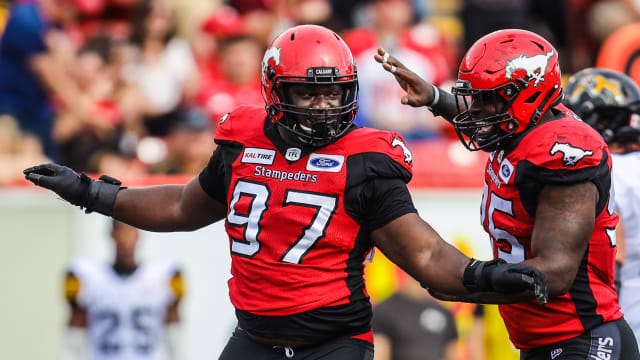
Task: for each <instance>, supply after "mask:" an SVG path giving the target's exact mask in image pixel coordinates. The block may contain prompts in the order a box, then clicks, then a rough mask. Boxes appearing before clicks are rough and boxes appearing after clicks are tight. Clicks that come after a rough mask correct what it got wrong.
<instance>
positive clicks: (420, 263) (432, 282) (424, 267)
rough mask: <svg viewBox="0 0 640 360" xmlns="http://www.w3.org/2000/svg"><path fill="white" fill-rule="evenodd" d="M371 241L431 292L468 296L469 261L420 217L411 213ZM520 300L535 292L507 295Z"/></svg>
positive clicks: (498, 297)
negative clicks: (464, 279) (465, 278)
mask: <svg viewBox="0 0 640 360" xmlns="http://www.w3.org/2000/svg"><path fill="white" fill-rule="evenodd" d="M371 239H372V240H373V242H374V244H375V245H376V247H378V249H380V251H382V253H384V254H385V256H387V257H388V258H389V260H391V261H392V262H394V263H395V264H396V265H398V266H400V268H402V269H403V270H404V271H406V272H407V273H408V274H409V275H411V276H412V277H413V278H415V279H416V280H418V281H419V282H420V284H421V285H422V287H424V288H428V289H429V290H430V291H435V292H441V293H447V294H454V295H456V296H468V294H469V291H468V290H467V289H466V288H465V287H464V286H463V285H462V277H463V274H464V270H465V268H466V266H467V264H468V263H469V261H470V259H469V258H468V257H467V256H466V255H464V254H463V253H461V252H460V251H459V250H458V249H456V248H455V247H453V246H451V245H449V244H448V243H447V242H445V241H444V240H443V239H442V238H441V237H440V235H438V233H436V232H435V230H434V229H433V228H432V227H431V226H430V225H429V224H428V223H427V222H425V221H424V220H422V219H421V218H420V217H419V216H418V214H416V213H409V214H406V215H403V216H400V217H399V218H397V219H395V220H393V221H391V222H390V223H388V224H387V225H385V226H383V227H381V228H379V229H376V230H374V231H373V232H371ZM507 297H508V299H512V301H513V299H518V301H523V300H531V299H534V298H535V296H534V294H533V292H532V291H523V292H520V293H516V294H515V295H511V296H507ZM504 298H505V294H496V298H495V300H492V302H493V303H501V302H503V301H505V300H504Z"/></svg>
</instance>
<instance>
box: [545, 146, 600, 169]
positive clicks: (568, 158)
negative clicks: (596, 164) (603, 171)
mask: <svg viewBox="0 0 640 360" xmlns="http://www.w3.org/2000/svg"><path fill="white" fill-rule="evenodd" d="M557 152H561V153H562V163H563V164H564V166H575V165H576V164H577V163H578V161H580V160H582V158H584V157H585V156H591V155H593V151H591V150H585V149H581V148H579V147H576V146H573V145H571V144H567V143H559V142H557V141H556V142H555V143H554V144H553V147H551V151H549V154H551V155H555V154H556V153H557Z"/></svg>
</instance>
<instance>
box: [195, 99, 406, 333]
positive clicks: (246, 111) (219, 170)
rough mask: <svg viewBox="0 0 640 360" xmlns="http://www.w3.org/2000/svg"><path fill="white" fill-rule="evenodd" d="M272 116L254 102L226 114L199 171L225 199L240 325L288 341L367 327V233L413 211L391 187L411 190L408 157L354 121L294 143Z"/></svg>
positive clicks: (398, 142)
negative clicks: (346, 128) (323, 136)
mask: <svg viewBox="0 0 640 360" xmlns="http://www.w3.org/2000/svg"><path fill="white" fill-rule="evenodd" d="M266 119H267V114H266V111H265V109H264V108H262V107H256V106H243V107H239V108H238V109H237V110H235V111H234V112H232V113H231V114H230V115H228V116H225V117H224V118H223V119H221V121H220V123H219V125H218V127H217V129H216V135H215V141H216V143H217V144H218V149H217V150H216V152H215V153H214V155H213V157H212V159H211V161H210V163H209V165H208V166H207V168H205V170H203V172H202V173H201V174H200V184H201V185H202V187H203V189H204V190H205V191H206V192H207V193H208V194H209V195H211V196H212V197H213V198H215V199H218V200H220V201H222V202H223V203H226V204H227V205H228V214H227V219H226V224H225V226H226V230H227V233H228V235H229V242H230V246H231V255H232V267H231V273H232V276H233V277H232V278H231V279H230V280H229V290H230V296H231V302H232V303H233V305H234V306H235V308H236V309H237V311H236V313H237V314H238V318H239V322H240V326H241V327H243V328H245V329H247V330H249V331H251V332H252V333H257V334H261V335H265V336H269V337H274V336H280V337H282V336H285V337H288V338H292V337H294V338H295V337H305V336H306V337H307V338H310V337H311V338H312V337H314V336H316V335H318V336H328V335H329V336H335V335H336V334H335V333H334V334H328V333H327V332H336V331H338V332H340V331H347V332H349V331H351V332H354V333H356V332H357V331H362V330H364V331H367V330H368V329H369V326H370V325H369V321H370V317H371V315H370V313H371V307H370V303H369V298H368V295H367V294H366V290H365V286H364V280H363V262H364V260H365V257H366V255H367V254H368V253H369V252H370V251H371V249H372V246H373V244H372V242H371V241H370V238H369V233H370V231H371V230H374V229H375V228H377V227H380V226H382V225H384V224H386V223H388V222H389V221H391V220H393V219H395V218H397V217H398V216H400V215H404V214H406V213H408V212H412V211H415V209H414V208H413V205H412V203H411V200H410V198H408V195H407V197H402V196H401V197H400V198H401V199H402V201H398V200H397V198H398V197H397V196H395V194H394V191H396V190H394V187H389V186H387V185H385V184H387V183H388V182H391V183H397V182H400V183H401V187H402V188H404V189H405V191H406V182H408V181H409V180H410V178H411V153H410V152H409V150H408V149H407V147H406V145H405V144H404V141H403V140H402V138H401V137H400V135H398V134H396V133H392V132H386V131H379V130H374V129H368V128H357V127H354V129H353V130H352V131H350V132H348V133H347V134H346V135H344V136H343V137H341V138H340V139H338V140H337V141H336V142H334V143H333V144H330V145H327V146H324V147H321V148H316V149H314V148H302V147H295V146H290V145H287V144H286V143H284V142H283V141H282V140H281V139H280V138H279V136H278V134H277V129H276V128H275V126H276V125H274V124H273V123H272V122H271V121H268V120H266ZM372 184H373V185H372ZM407 194H408V192H407ZM407 198H408V201H407ZM377 201H379V202H380V203H378V202H377ZM292 319H295V320H292ZM301 322H303V323H305V324H306V325H305V326H302V327H301V328H300V329H298V330H295V329H296V326H298V327H299V325H300V324H299V323H301ZM349 323H352V324H359V325H358V326H352V329H345V327H349V326H350V325H348V324H349ZM356 328H358V329H356ZM305 331H306V332H307V334H301V332H302V333H304V332H305Z"/></svg>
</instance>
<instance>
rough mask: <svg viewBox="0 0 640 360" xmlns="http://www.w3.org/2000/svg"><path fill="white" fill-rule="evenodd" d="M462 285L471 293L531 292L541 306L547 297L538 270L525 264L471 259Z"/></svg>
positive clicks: (544, 284) (544, 280) (540, 273)
mask: <svg viewBox="0 0 640 360" xmlns="http://www.w3.org/2000/svg"><path fill="white" fill-rule="evenodd" d="M463 283H464V286H465V287H466V288H467V289H468V290H469V291H471V292H487V291H488V292H499V293H517V292H521V291H525V290H533V292H534V294H535V296H536V299H537V300H538V302H539V303H541V304H546V303H547V299H548V297H549V293H548V289H547V281H546V279H545V277H544V274H543V273H542V272H541V271H540V270H538V269H536V268H534V267H531V266H529V265H525V264H509V263H507V262H506V261H504V260H502V259H495V260H491V261H479V260H476V259H473V258H472V259H471V261H469V264H468V265H467V267H466V269H465V270H464V277H463Z"/></svg>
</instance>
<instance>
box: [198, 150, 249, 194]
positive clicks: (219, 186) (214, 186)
mask: <svg viewBox="0 0 640 360" xmlns="http://www.w3.org/2000/svg"><path fill="white" fill-rule="evenodd" d="M216 143H217V144H218V147H217V148H216V150H215V151H214V152H213V155H211V158H210V159H209V163H208V164H207V166H206V167H205V168H204V169H202V171H201V172H200V175H198V180H199V181H200V186H202V189H203V190H204V191H205V192H206V193H207V194H208V195H209V196H211V197H212V198H214V199H215V200H218V201H219V202H221V203H223V204H226V203H227V191H228V188H229V184H230V183H231V164H233V162H234V161H235V160H236V159H237V158H238V156H240V154H241V153H242V144H240V143H237V142H233V141H216Z"/></svg>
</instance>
